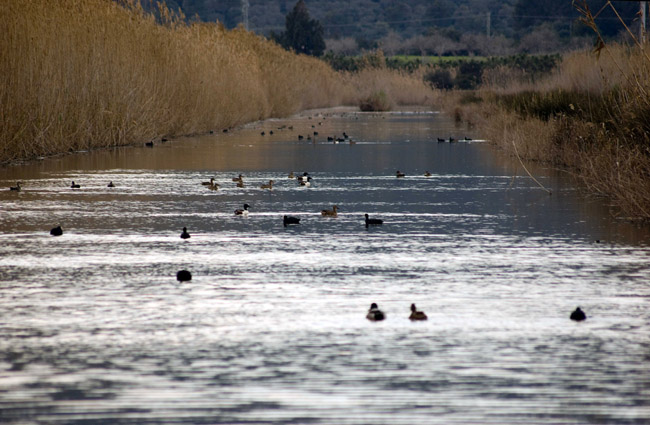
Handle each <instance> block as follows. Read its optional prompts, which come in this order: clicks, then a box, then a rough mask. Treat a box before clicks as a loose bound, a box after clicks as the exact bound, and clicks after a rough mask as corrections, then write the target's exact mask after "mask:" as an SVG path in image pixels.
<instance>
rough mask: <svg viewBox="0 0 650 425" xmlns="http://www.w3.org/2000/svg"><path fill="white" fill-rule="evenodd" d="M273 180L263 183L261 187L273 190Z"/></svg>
mask: <svg viewBox="0 0 650 425" xmlns="http://www.w3.org/2000/svg"><path fill="white" fill-rule="evenodd" d="M273 183H274V182H273V180H269V184H263V185H262V186H260V189H268V190H273Z"/></svg>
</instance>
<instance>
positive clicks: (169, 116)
mask: <svg viewBox="0 0 650 425" xmlns="http://www.w3.org/2000/svg"><path fill="white" fill-rule="evenodd" d="M0 17H2V19H0V51H2V55H0V75H2V78H3V84H2V85H1V86H0V163H6V162H8V161H13V160H22V159H29V158H34V157H38V156H43V155H51V154H58V153H64V152H71V151H77V150H85V149H93V148H98V147H110V146H118V145H127V144H133V143H142V142H143V141H148V140H152V139H155V138H158V137H161V136H163V135H183V134H192V133H197V132H204V131H207V130H210V129H220V128H228V127H232V126H235V125H238V124H242V123H246V122H251V121H255V120H259V119H263V118H267V117H279V116H287V115H290V114H292V113H295V112H297V111H299V110H303V109H309V108H318V107H327V106H333V105H340V104H342V103H345V104H358V103H359V99H361V98H362V97H363V96H365V94H366V93H367V92H368V91H372V90H379V89H382V90H384V91H386V92H387V93H389V95H390V96H391V99H394V101H395V102H396V103H405V102H416V103H426V102H428V101H429V99H430V98H431V97H432V94H431V93H432V91H431V90H429V89H427V87H426V86H425V84H424V83H423V81H422V79H421V78H419V77H418V76H411V77H408V76H405V75H401V74H399V73H397V72H392V73H391V72H390V71H387V70H382V71H376V72H373V71H368V72H364V73H360V74H358V75H356V76H350V75H342V74H338V73H336V72H334V71H333V70H332V69H331V68H330V67H329V66H328V65H326V64H325V63H324V62H322V61H320V60H318V59H315V58H312V57H307V56H304V55H295V54H293V53H290V52H287V51H285V50H284V49H282V48H280V47H279V46H278V45H276V44H275V43H273V42H270V41H268V40H266V39H264V38H262V37H259V36H257V35H255V34H253V33H250V32H247V31H245V30H243V29H235V30H231V31H228V30H226V29H225V28H224V27H223V26H221V25H219V24H218V23H214V24H208V23H192V24H186V23H185V20H184V17H183V16H182V15H180V14H178V13H173V12H171V11H170V10H169V9H167V8H166V7H165V6H161V7H160V10H159V14H158V20H157V19H155V18H154V17H153V16H152V15H149V14H146V13H145V12H144V11H143V10H142V8H141V7H140V5H139V3H138V2H137V0H121V1H120V2H119V4H118V2H115V1H112V0H57V1H51V0H30V1H22V0H7V1H3V2H0ZM427 96H428V97H427Z"/></svg>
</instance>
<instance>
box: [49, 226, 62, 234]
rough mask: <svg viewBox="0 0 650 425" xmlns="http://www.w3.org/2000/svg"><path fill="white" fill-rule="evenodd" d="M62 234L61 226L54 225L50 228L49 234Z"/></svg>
mask: <svg viewBox="0 0 650 425" xmlns="http://www.w3.org/2000/svg"><path fill="white" fill-rule="evenodd" d="M62 234H63V229H61V226H56V227H55V228H53V229H52V230H50V235H52V236H61V235H62Z"/></svg>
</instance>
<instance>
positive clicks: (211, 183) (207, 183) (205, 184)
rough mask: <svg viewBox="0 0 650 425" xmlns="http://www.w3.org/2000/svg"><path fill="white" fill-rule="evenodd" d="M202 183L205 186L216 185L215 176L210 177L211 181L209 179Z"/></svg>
mask: <svg viewBox="0 0 650 425" xmlns="http://www.w3.org/2000/svg"><path fill="white" fill-rule="evenodd" d="M201 184H202V185H203V186H212V185H214V177H210V181H209V182H201Z"/></svg>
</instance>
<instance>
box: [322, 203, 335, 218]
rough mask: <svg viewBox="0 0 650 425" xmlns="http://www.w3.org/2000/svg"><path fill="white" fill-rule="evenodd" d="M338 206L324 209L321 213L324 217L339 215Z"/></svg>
mask: <svg viewBox="0 0 650 425" xmlns="http://www.w3.org/2000/svg"><path fill="white" fill-rule="evenodd" d="M338 208H339V207H338V206H336V205H334V206H333V207H332V209H331V210H322V211H321V212H320V214H321V215H322V216H323V217H338V213H337V212H336V210H337V209H338Z"/></svg>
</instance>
